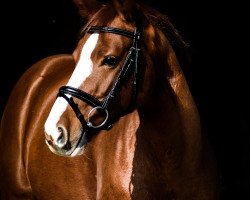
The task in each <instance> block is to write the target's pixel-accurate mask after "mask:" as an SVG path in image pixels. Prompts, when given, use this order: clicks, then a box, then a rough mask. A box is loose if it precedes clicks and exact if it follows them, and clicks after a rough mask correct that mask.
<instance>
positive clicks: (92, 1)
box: [73, 0, 103, 18]
mask: <svg viewBox="0 0 250 200" xmlns="http://www.w3.org/2000/svg"><path fill="white" fill-rule="evenodd" d="M73 2H74V3H75V5H76V6H77V7H78V10H79V14H80V15H81V16H82V17H83V18H90V17H91V16H92V15H93V14H94V13H95V12H97V11H98V10H99V9H100V8H101V7H102V6H103V5H102V4H101V3H100V2H98V1H96V0H73Z"/></svg>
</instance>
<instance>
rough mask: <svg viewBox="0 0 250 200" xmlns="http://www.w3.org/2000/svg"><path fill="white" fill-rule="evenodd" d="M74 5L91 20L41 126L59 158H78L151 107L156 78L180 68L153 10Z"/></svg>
mask: <svg viewBox="0 0 250 200" xmlns="http://www.w3.org/2000/svg"><path fill="white" fill-rule="evenodd" d="M75 2H76V4H77V5H78V7H79V10H80V13H81V14H82V17H86V16H87V17H88V19H89V20H88V22H87V23H86V26H85V27H84V28H83V29H82V31H81V39H80V40H79V42H78V45H77V47H76V49H75V50H74V52H73V58H74V60H75V63H76V66H75V69H74V71H73V73H72V75H71V77H70V79H69V80H68V82H67V83H66V86H63V87H61V88H60V89H59V92H58V96H57V99H56V101H55V103H54V105H53V107H52V109H51V111H50V114H49V116H48V118H47V121H46V123H45V135H46V143H47V145H48V146H49V148H50V150H51V151H52V152H54V153H56V154H59V155H62V156H75V155H79V154H81V153H82V152H83V150H84V149H85V146H86V144H87V143H88V142H89V141H90V138H91V137H92V136H93V135H94V134H96V133H98V132H99V131H100V130H108V129H110V128H111V127H112V124H113V123H115V122H116V121H117V120H118V119H119V118H120V117H122V116H123V115H125V114H126V113H129V112H131V111H132V110H134V109H136V108H139V107H142V106H145V105H146V104H150V99H151V98H153V95H154V91H155V88H156V85H157V84H156V83H157V82H160V81H162V80H158V79H157V78H156V77H158V76H157V74H164V75H165V76H168V78H169V79H170V77H173V76H175V73H174V72H175V71H176V70H173V69H171V66H178V61H177V59H176V57H175V55H174V52H173V50H172V48H171V45H170V43H169V41H168V39H167V38H166V37H165V35H164V33H163V31H162V30H160V29H159V28H157V27H156V25H157V17H155V15H154V14H155V13H154V12H155V11H154V10H150V9H148V8H146V7H142V6H140V5H138V4H136V3H134V1H131V0H124V1H119V0H115V1H114V2H112V3H111V4H107V5H101V4H100V3H98V2H96V1H80V0H78V1H75ZM153 16H154V17H153ZM158 17H159V19H158V20H161V16H160V15H159V16H158ZM168 23H169V22H168ZM167 26H168V27H167V28H169V29H171V28H172V26H171V24H170V23H169V24H167ZM176 35H177V33H176ZM176 35H175V36H176ZM176 37H178V36H176ZM166 54H167V55H168V56H167V57H168V58H167V59H166ZM166 60H167V62H166ZM166 65H167V66H169V67H168V68H167V69H166V68H163V67H161V66H166ZM178 70H179V68H178ZM178 70H177V71H178ZM162 77H163V76H162ZM77 118H78V120H77Z"/></svg>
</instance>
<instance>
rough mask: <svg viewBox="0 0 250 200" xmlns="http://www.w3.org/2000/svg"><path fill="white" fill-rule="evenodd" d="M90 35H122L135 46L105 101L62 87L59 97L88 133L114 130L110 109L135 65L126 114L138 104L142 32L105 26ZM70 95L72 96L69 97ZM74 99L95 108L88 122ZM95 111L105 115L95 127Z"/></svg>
mask: <svg viewBox="0 0 250 200" xmlns="http://www.w3.org/2000/svg"><path fill="white" fill-rule="evenodd" d="M87 32H88V33H113V34H118V35H122V36H125V37H129V38H132V39H133V44H132V46H131V47H130V49H129V51H128V54H127V56H126V59H125V62H124V63H123V65H122V67H121V70H120V72H119V74H118V76H117V78H116V80H115V82H114V83H113V86H112V88H111V90H110V92H109V93H108V94H107V96H106V97H105V98H104V99H103V101H99V100H98V99H97V98H95V97H94V96H92V95H91V94H89V93H87V92H84V91H82V90H80V89H77V88H74V87H71V86H62V87H61V88H60V89H59V92H58V94H57V97H63V98H64V99H65V100H66V101H67V102H68V104H69V105H70V106H71V108H72V109H73V111H74V112H75V114H76V117H77V118H78V119H79V121H80V122H81V124H82V126H83V128H85V129H86V130H87V131H89V130H91V129H106V130H108V129H110V128H112V120H110V116H109V112H108V108H109V105H110V104H111V102H112V100H113V99H115V97H116V96H117V93H118V92H119V90H120V88H121V85H122V81H123V80H125V78H126V77H127V74H128V71H129V70H130V69H131V65H132V64H134V69H133V79H134V80H133V94H132V98H131V101H130V105H129V106H128V108H127V110H126V112H129V111H131V110H132V109H133V108H134V106H135V104H136V98H137V92H138V91H137V87H138V85H137V79H138V53H139V48H138V45H139V44H138V43H139V41H140V32H139V31H138V30H137V29H136V28H135V30H134V32H130V31H127V30H123V29H119V28H113V27H105V26H91V27H90V28H89V29H88V31H87ZM69 95H70V96H69ZM72 97H75V98H77V99H80V100H81V101H84V102H85V103H87V104H88V105H90V106H91V107H93V108H92V109H91V110H90V112H89V114H88V116H87V120H86V119H85V118H84V116H83V114H82V113H81V111H80V109H79V107H78V105H77V104H76V103H75V101H74V99H73V98H72ZM94 111H99V112H100V111H101V112H102V113H104V114H105V119H104V120H103V121H102V122H101V123H100V124H99V125H94V124H93V123H92V122H91V121H90V116H91V114H92V113H93V112H94Z"/></svg>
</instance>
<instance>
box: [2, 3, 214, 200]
mask: <svg viewBox="0 0 250 200" xmlns="http://www.w3.org/2000/svg"><path fill="white" fill-rule="evenodd" d="M75 3H76V5H77V6H78V8H79V11H80V14H81V15H82V16H83V17H85V19H88V21H87V23H86V26H85V27H84V28H83V29H82V30H81V38H80V39H79V42H78V45H77V46H76V48H75V50H74V52H73V53H72V55H55V56H50V57H47V58H44V59H42V60H41V61H39V62H37V63H36V64H34V65H33V66H32V67H31V68H29V69H28V70H27V71H26V72H25V73H24V75H23V76H22V77H21V78H20V80H19V81H18V83H17V84H16V86H15V88H14V89H13V91H12V93H11V95H10V98H9V101H8V103H7V105H6V108H5V111H4V114H3V117H2V121H1V135H0V152H1V157H0V173H1V185H0V186H1V187H0V193H1V198H2V199H4V200H5V199H11V200H15V199H19V200H20V199H44V200H61V199H83V200H85V199H116V200H117V199H119V200H121V199H136V200H138V199H143V200H146V199H179V200H191V199H194V200H215V199H217V198H218V189H217V188H218V179H217V170H216V162H215V159H214V156H213V153H212V150H211V148H210V146H209V143H208V141H207V139H206V136H205V135H204V134H203V133H202V132H201V127H200V120H199V114H198V111H197V108H196V106H195V103H194V100H193V98H192V95H191V93H190V90H189V88H188V85H187V82H186V80H185V77H184V74H183V72H182V69H181V68H180V66H179V61H178V60H177V57H176V54H175V52H174V49H173V45H172V44H173V43H175V44H179V45H178V46H179V48H182V47H184V42H183V41H182V39H181V37H180V35H179V34H178V32H177V31H176V30H175V28H174V27H173V26H172V24H171V23H170V22H169V20H168V19H167V17H165V16H164V15H162V14H160V13H159V12H158V11H156V10H154V9H151V8H148V7H147V6H144V5H142V4H137V3H134V2H133V1H132V0H124V1H119V0H114V2H112V3H109V4H106V5H101V4H100V3H98V2H97V1H94V0H88V1H84V0H75Z"/></svg>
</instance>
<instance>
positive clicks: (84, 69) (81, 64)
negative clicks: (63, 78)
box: [45, 33, 99, 142]
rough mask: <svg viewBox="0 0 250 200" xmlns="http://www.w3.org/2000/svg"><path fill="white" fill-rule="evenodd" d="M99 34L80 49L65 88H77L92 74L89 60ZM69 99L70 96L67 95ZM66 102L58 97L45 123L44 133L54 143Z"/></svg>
mask: <svg viewBox="0 0 250 200" xmlns="http://www.w3.org/2000/svg"><path fill="white" fill-rule="evenodd" d="M98 37H99V34H97V33H94V34H92V35H90V37H89V38H88V40H87V41H86V43H85V44H84V46H83V48H82V52H81V55H80V59H79V61H78V63H77V65H76V68H75V70H74V72H73V74H72V76H71V77H70V79H69V81H68V83H67V86H72V87H74V88H79V86H80V85H81V84H82V83H83V82H84V81H85V80H86V78H87V77H88V76H89V75H90V74H91V73H92V70H93V62H92V60H91V54H92V52H93V50H94V49H95V47H96V44H97V41H98ZM67 96H68V97H70V95H67ZM67 105H68V103H67V101H66V100H65V99H63V98H62V97H58V98H57V99H56V101H55V103H54V105H53V107H52V109H51V111H50V114H49V117H48V119H47V120H46V122H45V132H46V133H47V134H48V135H50V136H51V137H52V138H53V139H54V141H55V142H56V141H57V139H58V137H59V136H60V132H59V131H58V128H57V123H58V121H59V119H60V117H61V115H62V114H63V112H64V111H65V110H66V108H67Z"/></svg>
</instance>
